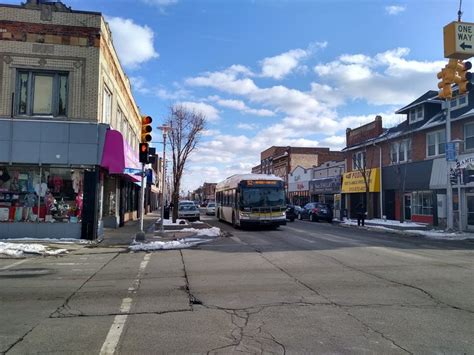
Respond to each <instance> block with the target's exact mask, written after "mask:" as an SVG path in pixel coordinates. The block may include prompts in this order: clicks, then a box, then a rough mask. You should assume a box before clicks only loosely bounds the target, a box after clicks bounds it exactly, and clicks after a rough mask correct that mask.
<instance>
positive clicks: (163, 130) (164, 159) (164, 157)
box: [158, 125, 174, 232]
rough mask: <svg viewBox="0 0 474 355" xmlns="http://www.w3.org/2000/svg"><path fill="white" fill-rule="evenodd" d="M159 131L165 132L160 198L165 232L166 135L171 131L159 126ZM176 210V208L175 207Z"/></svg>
mask: <svg viewBox="0 0 474 355" xmlns="http://www.w3.org/2000/svg"><path fill="white" fill-rule="evenodd" d="M158 129H161V131H162V132H163V159H162V164H163V167H162V169H163V171H162V176H161V190H162V191H161V198H160V204H161V218H160V232H163V230H164V228H163V220H164V216H165V204H164V197H165V193H166V134H167V133H168V131H169V130H170V129H171V127H169V126H165V125H163V126H159V127H158ZM173 208H174V207H173Z"/></svg>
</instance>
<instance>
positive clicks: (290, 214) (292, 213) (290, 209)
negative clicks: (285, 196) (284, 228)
mask: <svg viewBox="0 0 474 355" xmlns="http://www.w3.org/2000/svg"><path fill="white" fill-rule="evenodd" d="M295 207H296V206H293V205H287V206H286V219H288V220H289V221H290V222H294V221H295V219H296V217H297V214H296V208H295Z"/></svg>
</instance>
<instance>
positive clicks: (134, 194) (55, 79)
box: [0, 0, 141, 239]
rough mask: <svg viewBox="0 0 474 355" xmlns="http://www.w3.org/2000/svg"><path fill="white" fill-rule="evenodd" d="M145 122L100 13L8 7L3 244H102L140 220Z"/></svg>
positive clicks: (0, 124) (3, 71) (0, 111)
mask: <svg viewBox="0 0 474 355" xmlns="http://www.w3.org/2000/svg"><path fill="white" fill-rule="evenodd" d="M140 125H141V115H140V112H139V110H138V107H137V105H136V103H135V101H134V99H133V96H132V93H131V88H130V82H129V80H128V78H127V76H126V75H125V73H124V71H123V69H122V67H121V65H120V62H119V60H118V57H117V54H116V52H115V49H114V46H113V41H112V34H111V32H110V29H109V27H108V25H107V23H106V21H105V20H104V18H103V16H102V15H101V14H100V13H97V12H89V11H75V10H71V8H69V7H67V6H65V5H64V4H62V3H61V2H43V1H39V0H28V1H26V3H24V4H22V5H6V4H1V5H0V238H6V237H37V238H41V237H70V238H87V239H95V238H97V237H100V235H101V231H102V228H103V227H104V226H110V227H116V226H118V225H122V224H123V223H124V222H126V221H127V220H130V219H133V218H136V216H137V210H138V191H139V186H138V185H137V182H138V180H139V179H138V178H137V177H136V176H134V175H128V174H126V173H124V168H139V167H140V164H139V163H138V143H139V136H140V129H141V128H140Z"/></svg>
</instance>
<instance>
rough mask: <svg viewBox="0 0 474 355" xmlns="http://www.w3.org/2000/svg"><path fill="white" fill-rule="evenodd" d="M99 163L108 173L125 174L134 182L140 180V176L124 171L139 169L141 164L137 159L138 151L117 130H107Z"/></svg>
mask: <svg viewBox="0 0 474 355" xmlns="http://www.w3.org/2000/svg"><path fill="white" fill-rule="evenodd" d="M100 165H101V166H102V167H103V168H106V169H107V170H108V171H109V174H120V175H125V176H129V177H130V179H131V180H132V181H134V182H136V181H140V176H138V175H133V174H130V173H125V169H127V170H128V171H130V169H135V170H141V164H140V162H139V161H138V151H135V150H134V149H133V148H132V147H130V146H129V145H128V143H127V142H126V141H125V140H124V139H123V136H122V133H120V132H119V131H115V130H113V129H109V130H108V131H107V133H106V135H105V144H104V154H103V155H102V162H101V164H100Z"/></svg>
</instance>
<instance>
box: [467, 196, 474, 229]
mask: <svg viewBox="0 0 474 355" xmlns="http://www.w3.org/2000/svg"><path fill="white" fill-rule="evenodd" d="M466 205H467V229H468V230H474V194H466Z"/></svg>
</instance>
